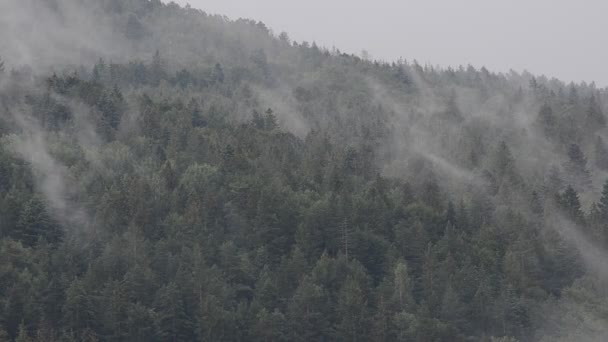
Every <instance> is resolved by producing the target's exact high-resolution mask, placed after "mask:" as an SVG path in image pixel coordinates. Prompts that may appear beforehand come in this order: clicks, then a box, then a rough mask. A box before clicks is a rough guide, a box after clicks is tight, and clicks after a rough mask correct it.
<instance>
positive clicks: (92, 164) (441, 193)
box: [0, 0, 608, 341]
mask: <svg viewBox="0 0 608 342" xmlns="http://www.w3.org/2000/svg"><path fill="white" fill-rule="evenodd" d="M26 23H27V24H26ZM30 23H31V25H30ZM0 58H2V61H3V62H0V65H2V67H0V70H1V71H0V261H1V262H0V341H3V340H13V339H16V340H19V341H28V340H35V341H98V340H99V341H192V340H202V341H224V340H225V341H258V340H259V341H334V340H344V341H517V340H519V341H538V340H545V341H558V340H563V341H574V340H576V341H597V340H603V339H604V337H605V336H607V331H606V330H608V325H607V323H608V322H606V318H607V317H608V315H607V314H608V313H607V312H606V307H607V306H606V305H605V302H606V294H605V291H606V290H605V288H606V286H605V285H606V282H607V281H608V269H607V267H606V266H605V265H604V264H605V260H606V253H605V247H606V244H607V243H608V185H605V184H608V183H605V181H606V179H608V174H607V173H606V171H607V170H608V146H606V143H605V140H606V139H608V138H607V137H606V133H607V131H606V118H605V115H604V112H605V111H606V109H607V108H606V106H605V104H606V103H608V93H607V92H606V90H605V89H598V88H597V87H596V86H595V85H594V84H564V83H563V82H561V81H559V80H555V79H548V78H546V77H534V76H533V75H530V74H528V73H523V74H520V73H516V72H511V73H508V74H497V73H492V72H491V71H488V70H486V69H485V68H482V69H480V70H477V69H475V68H473V67H471V66H468V67H460V68H457V69H452V68H447V69H441V68H438V67H431V66H421V65H419V64H418V63H416V62H415V61H413V62H406V61H399V62H394V63H386V62H381V61H371V60H366V59H362V58H360V57H357V56H354V55H348V54H343V53H341V52H340V51H338V50H332V51H330V50H327V49H325V48H322V47H318V46H316V45H315V44H314V43H307V42H292V41H290V39H289V37H288V35H287V34H285V33H281V34H277V33H273V32H271V31H270V30H269V29H268V28H267V27H266V26H265V25H264V24H262V23H259V22H255V21H249V20H237V21H231V20H228V19H227V18H224V17H220V16H213V15H208V14H206V13H204V12H202V11H199V10H195V9H192V8H180V7H179V6H178V5H175V4H163V3H161V2H160V1H158V0H153V1H148V0H128V1H127V0H125V1H121V0H103V1H93V0H52V1H43V0H7V1H2V2H1V3H0ZM1 63H3V64H1Z"/></svg>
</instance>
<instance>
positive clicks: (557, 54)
mask: <svg viewBox="0 0 608 342" xmlns="http://www.w3.org/2000/svg"><path fill="white" fill-rule="evenodd" d="M176 2H177V3H179V4H181V5H185V4H186V3H190V5H191V6H192V7H196V8H200V9H202V10H204V11H205V12H208V13H216V14H223V15H226V16H228V17H229V18H232V19H237V18H250V19H255V20H260V21H263V22H264V23H265V24H266V25H267V26H269V27H270V28H271V29H272V30H273V31H274V32H276V33H277V34H278V33H280V32H281V31H286V32H287V33H289V35H290V37H291V38H292V39H294V40H296V41H298V42H300V41H303V40H306V41H309V42H312V41H315V42H317V44H319V45H322V46H326V47H330V48H331V47H333V46H335V47H336V48H338V49H340V50H341V51H344V52H349V53H360V52H361V51H362V50H363V49H365V50H367V51H369V53H370V54H371V55H372V57H374V58H378V59H383V60H388V61H392V60H397V59H399V58H400V57H403V58H405V59H407V60H408V61H411V60H413V59H417V60H418V61H419V62H420V63H421V64H425V63H430V64H433V65H441V66H458V65H467V64H471V65H473V66H475V67H477V68H479V67H482V66H485V67H487V68H488V69H490V70H491V71H508V70H509V69H513V70H516V71H523V70H528V71H531V72H533V73H535V74H545V75H547V76H549V77H557V78H560V79H562V80H564V81H567V82H569V81H577V82H578V81H586V82H588V83H589V82H591V81H595V82H596V83H597V85H598V86H608V67H607V66H606V62H608V0H578V1H575V0H568V1H566V0H500V1H498V0H374V1H360V0H299V1H291V0H176Z"/></svg>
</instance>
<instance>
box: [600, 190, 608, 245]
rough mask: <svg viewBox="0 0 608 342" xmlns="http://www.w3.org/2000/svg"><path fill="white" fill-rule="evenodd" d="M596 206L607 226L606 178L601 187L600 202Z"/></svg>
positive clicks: (607, 195)
mask: <svg viewBox="0 0 608 342" xmlns="http://www.w3.org/2000/svg"><path fill="white" fill-rule="evenodd" d="M597 207H598V210H599V214H600V217H601V219H602V220H603V221H604V222H605V223H606V225H607V226H608V180H606V182H605V183H604V187H603V189H602V197H601V198H600V202H599V203H598V204H597ZM607 237H608V236H607Z"/></svg>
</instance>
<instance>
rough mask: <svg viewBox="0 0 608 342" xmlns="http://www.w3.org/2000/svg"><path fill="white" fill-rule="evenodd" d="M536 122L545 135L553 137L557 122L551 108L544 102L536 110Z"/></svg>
mask: <svg viewBox="0 0 608 342" xmlns="http://www.w3.org/2000/svg"><path fill="white" fill-rule="evenodd" d="M537 122H538V124H539V125H540V127H541V128H542V130H543V132H544V133H545V135H546V136H547V137H554V136H555V134H556V133H557V122H556V118H555V115H554V114H553V109H552V108H551V106H549V104H547V103H545V104H543V105H542V107H541V108H540V111H539V112H538V118H537Z"/></svg>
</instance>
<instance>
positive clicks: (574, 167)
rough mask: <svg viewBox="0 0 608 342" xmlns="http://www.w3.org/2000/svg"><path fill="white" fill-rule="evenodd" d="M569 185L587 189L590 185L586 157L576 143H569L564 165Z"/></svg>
mask: <svg viewBox="0 0 608 342" xmlns="http://www.w3.org/2000/svg"><path fill="white" fill-rule="evenodd" d="M564 169H565V170H566V174H567V176H568V180H569V182H568V183H570V184H571V185H573V186H575V187H577V188H578V189H579V190H583V191H584V190H588V189H589V188H590V187H591V175H590V174H589V170H588V169H587V158H586V157H585V155H584V154H583V151H582V150H581V148H580V147H579V146H578V145H577V144H570V146H569V148H568V161H567V162H566V164H565V165H564Z"/></svg>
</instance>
